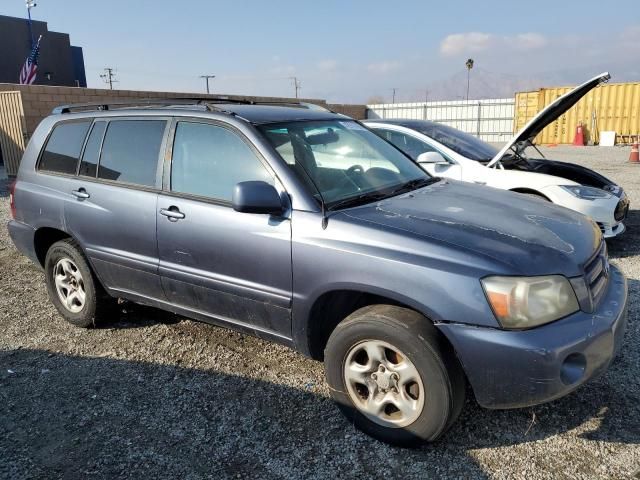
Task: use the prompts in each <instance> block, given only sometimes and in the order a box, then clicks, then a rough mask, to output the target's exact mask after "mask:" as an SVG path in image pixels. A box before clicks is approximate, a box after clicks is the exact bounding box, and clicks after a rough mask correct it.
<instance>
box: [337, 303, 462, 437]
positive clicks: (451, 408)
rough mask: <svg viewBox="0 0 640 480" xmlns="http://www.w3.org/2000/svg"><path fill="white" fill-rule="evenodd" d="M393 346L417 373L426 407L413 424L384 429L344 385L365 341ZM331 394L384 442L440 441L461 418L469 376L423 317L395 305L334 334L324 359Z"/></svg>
mask: <svg viewBox="0 0 640 480" xmlns="http://www.w3.org/2000/svg"><path fill="white" fill-rule="evenodd" d="M367 340H373V341H381V342H384V343H387V344H390V345H392V346H394V347H395V348H397V349H398V350H399V351H400V352H402V354H404V355H405V356H406V357H407V358H408V359H409V360H410V361H411V362H412V363H413V365H414V366H415V368H416V369H417V371H418V373H419V375H420V378H421V380H422V383H423V385H424V406H423V407H422V410H421V412H420V414H419V416H418V417H417V419H415V420H414V421H413V423H410V424H409V425H406V426H402V427H390V426H384V425H381V424H379V423H376V422H374V421H372V420H371V419H370V418H369V417H367V416H366V415H365V414H363V413H362V412H361V411H360V410H359V409H358V408H357V407H356V406H355V404H354V402H353V400H352V399H351V396H350V394H349V393H348V388H347V385H346V381H345V373H344V370H345V362H346V361H347V356H348V354H349V352H350V351H351V350H352V349H353V348H354V347H355V346H356V345H359V344H361V342H363V341H367ZM324 359H325V360H324V361H325V373H326V378H327V382H328V384H329V387H330V391H331V396H332V398H333V399H334V400H335V401H336V403H337V404H338V407H339V408H340V410H341V411H342V413H344V414H345V416H346V417H347V418H348V419H349V420H350V421H352V422H353V423H354V425H355V426H356V427H357V428H358V429H360V430H362V431H363V432H365V433H367V434H369V435H371V436H372V437H374V438H377V439H378V440H382V441H383V442H386V443H390V444H394V445H400V446H416V445H419V444H422V443H424V442H432V441H434V440H436V439H437V438H438V437H440V436H441V435H442V434H443V433H444V432H446V431H447V429H448V428H449V427H450V426H451V425H452V424H453V423H454V422H455V420H456V419H457V418H458V416H459V415H460V412H461V411H462V407H463V405H464V400H465V388H466V383H465V377H464V373H463V371H462V368H461V366H460V363H459V362H458V359H457V358H456V356H455V353H454V352H453V350H452V348H451V346H450V345H449V343H448V342H447V341H446V339H445V338H444V337H443V336H442V334H441V333H440V332H438V331H437V330H436V328H435V327H434V326H433V324H432V323H431V322H430V321H429V320H428V319H427V318H425V317H424V316H422V315H421V314H419V313H417V312H415V311H413V310H409V309H406V308H401V307H396V306H391V305H372V306H368V307H364V308H361V309H360V310H357V311H356V312H354V313H352V314H351V315H349V316H348V317H347V318H346V319H345V320H343V321H342V322H341V323H340V324H339V325H338V326H337V327H336V329H335V330H334V331H333V333H332V334H331V337H330V338H329V341H328V343H327V347H326V349H325V355H324Z"/></svg>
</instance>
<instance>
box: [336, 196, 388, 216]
mask: <svg viewBox="0 0 640 480" xmlns="http://www.w3.org/2000/svg"><path fill="white" fill-rule="evenodd" d="M388 196H389V192H384V193H383V192H378V191H376V192H367V193H361V194H360V195H357V196H355V197H351V198H346V199H344V200H340V201H339V202H337V203H334V204H333V205H330V206H329V207H327V210H331V211H333V210H339V209H340V208H347V207H355V206H357V205H362V204H365V203H369V202H373V201H376V200H382V199H383V198H385V197H388Z"/></svg>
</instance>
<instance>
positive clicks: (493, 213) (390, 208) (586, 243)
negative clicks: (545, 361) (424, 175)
mask: <svg viewBox="0 0 640 480" xmlns="http://www.w3.org/2000/svg"><path fill="white" fill-rule="evenodd" d="M344 213H345V215H347V216H348V217H351V218H352V219H353V220H362V221H365V222H367V223H369V224H370V225H371V224H376V225H378V226H379V227H384V228H385V229H392V230H393V229H395V230H401V231H403V232H404V233H405V234H409V235H411V236H414V237H421V238H424V239H425V241H437V242H442V243H446V244H449V245H454V246H456V247H458V248H463V249H465V250H467V251H473V252H475V253H477V254H479V255H482V256H484V257H486V258H491V259H493V260H494V261H495V262H497V263H499V264H501V266H502V268H501V270H504V271H505V272H509V274H512V275H548V274H562V275H566V276H567V277H573V276H578V275H582V267H583V266H584V264H585V263H586V262H587V261H588V260H589V258H590V257H591V256H592V255H593V254H594V252H595V251H596V249H597V247H598V246H599V245H600V242H601V234H600V231H599V229H598V227H597V225H595V223H594V222H593V221H592V220H590V219H589V218H588V217H585V216H584V215H581V214H579V213H576V212H574V211H572V210H569V209H566V208H563V207H559V206H556V205H553V204H551V203H549V202H545V201H543V200H538V199H534V198H530V197H527V196H525V195H521V194H516V193H512V192H506V191H503V190H498V189H493V188H488V187H486V186H477V185H472V184H468V183H463V182H457V181H453V180H440V181H438V182H436V183H434V184H432V185H430V186H428V187H425V188H421V189H419V190H416V191H414V192H410V193H408V194H404V195H400V196H397V197H392V198H389V199H385V200H382V201H380V202H377V203H373V204H369V205H364V206H361V207H357V208H353V209H349V210H345V211H344Z"/></svg>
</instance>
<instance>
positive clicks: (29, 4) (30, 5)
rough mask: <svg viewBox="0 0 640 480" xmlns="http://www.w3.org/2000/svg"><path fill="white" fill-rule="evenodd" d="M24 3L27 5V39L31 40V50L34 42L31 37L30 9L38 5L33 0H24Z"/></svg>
mask: <svg viewBox="0 0 640 480" xmlns="http://www.w3.org/2000/svg"><path fill="white" fill-rule="evenodd" d="M25 4H26V5H27V16H28V17H29V21H28V22H27V24H28V25H29V39H30V41H31V50H33V46H34V44H35V43H36V42H35V40H34V38H33V26H32V25H31V9H32V8H33V7H37V6H38V5H37V4H36V2H35V1H34V0H25Z"/></svg>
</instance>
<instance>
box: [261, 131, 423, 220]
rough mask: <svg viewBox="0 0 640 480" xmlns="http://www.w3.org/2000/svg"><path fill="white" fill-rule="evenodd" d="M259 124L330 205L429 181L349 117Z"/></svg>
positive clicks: (373, 197) (364, 200) (393, 192)
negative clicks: (348, 118)
mask: <svg viewBox="0 0 640 480" xmlns="http://www.w3.org/2000/svg"><path fill="white" fill-rule="evenodd" d="M258 129H259V130H260V131H261V132H262V133H263V134H264V136H265V137H266V138H267V139H268V140H269V142H270V143H271V144H272V145H273V147H274V148H275V149H276V150H277V152H278V153H279V154H280V156H281V157H282V158H283V159H284V161H285V162H286V163H287V164H288V165H289V166H290V167H291V169H292V170H293V171H294V172H295V173H296V175H297V176H298V177H299V178H300V180H301V181H302V182H303V183H304V184H305V185H306V186H307V188H308V189H309V191H310V192H311V193H312V194H313V195H314V196H315V197H316V198H317V199H318V200H319V201H321V202H322V201H324V203H325V206H326V207H328V208H329V209H332V208H340V207H342V206H344V207H346V206H354V205H356V204H358V203H361V204H362V203H368V202H370V201H373V200H379V199H382V198H385V197H388V196H391V195H396V194H398V193H402V192H403V191H408V190H411V189H414V188H417V187H419V186H421V185H424V184H426V183H429V182H430V178H431V177H429V176H428V175H427V174H426V173H425V172H424V170H422V169H421V168H420V167H418V166H417V165H416V164H415V163H413V162H412V161H411V160H410V159H409V158H408V157H407V156H405V155H404V154H403V153H402V152H400V151H399V150H397V149H396V148H395V147H393V146H392V145H390V144H389V143H387V142H385V141H384V140H382V139H381V138H380V137H378V136H377V135H376V134H375V133H373V132H371V131H370V130H368V129H366V128H364V127H363V126H362V125H360V124H359V123H357V122H354V121H352V120H327V121H296V122H287V123H277V124H267V125H261V126H259V127H258Z"/></svg>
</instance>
